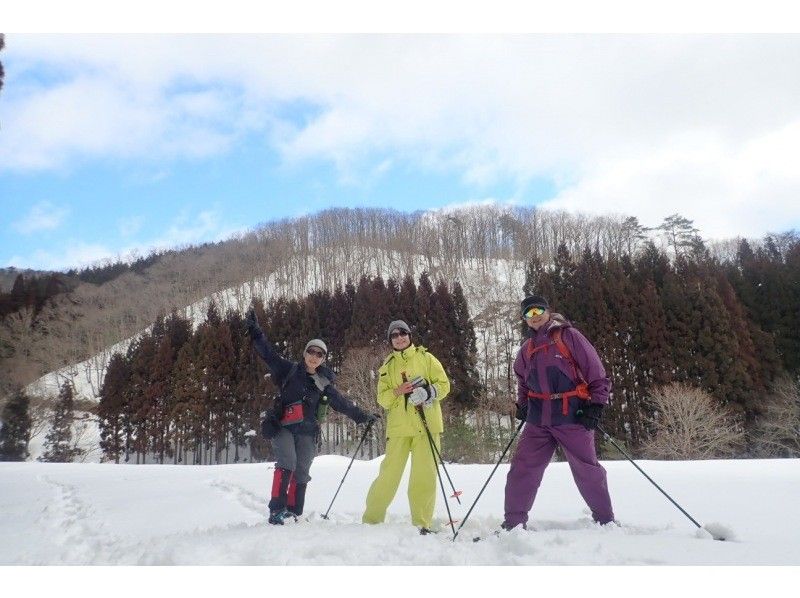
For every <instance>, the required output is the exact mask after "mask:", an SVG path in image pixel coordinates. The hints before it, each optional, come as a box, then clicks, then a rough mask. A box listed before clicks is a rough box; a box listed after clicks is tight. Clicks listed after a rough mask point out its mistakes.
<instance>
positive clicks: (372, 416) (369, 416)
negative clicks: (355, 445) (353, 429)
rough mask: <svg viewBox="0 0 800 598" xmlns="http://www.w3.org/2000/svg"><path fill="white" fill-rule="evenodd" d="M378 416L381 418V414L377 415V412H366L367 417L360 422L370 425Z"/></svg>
mask: <svg viewBox="0 0 800 598" xmlns="http://www.w3.org/2000/svg"><path fill="white" fill-rule="evenodd" d="M380 418H381V416H380V415H378V414H377V413H368V414H367V419H365V420H364V421H363V422H361V423H362V424H367V425H369V426H371V425H372V424H374V423H376V422H377V421H378V420H379V419H380Z"/></svg>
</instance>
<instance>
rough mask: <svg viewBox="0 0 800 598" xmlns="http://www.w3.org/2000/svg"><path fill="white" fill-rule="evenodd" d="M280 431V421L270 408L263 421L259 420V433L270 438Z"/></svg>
mask: <svg viewBox="0 0 800 598" xmlns="http://www.w3.org/2000/svg"><path fill="white" fill-rule="evenodd" d="M280 431H281V421H280V419H279V418H278V415H277V414H276V413H275V411H273V410H270V411H269V412H267V416H266V417H265V418H264V421H262V422H261V435H262V436H263V437H264V438H266V439H267V440H271V439H273V438H275V437H276V436H277V435H278V432H280Z"/></svg>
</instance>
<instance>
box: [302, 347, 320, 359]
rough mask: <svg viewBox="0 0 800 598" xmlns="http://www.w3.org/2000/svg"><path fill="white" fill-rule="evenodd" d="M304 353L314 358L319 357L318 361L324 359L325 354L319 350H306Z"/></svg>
mask: <svg viewBox="0 0 800 598" xmlns="http://www.w3.org/2000/svg"><path fill="white" fill-rule="evenodd" d="M306 353H308V354H309V355H313V356H314V357H319V358H320V359H325V353H323V352H322V351H320V350H319V349H312V348H308V349H306Z"/></svg>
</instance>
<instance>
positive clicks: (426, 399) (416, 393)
mask: <svg viewBox="0 0 800 598" xmlns="http://www.w3.org/2000/svg"><path fill="white" fill-rule="evenodd" d="M435 398H436V387H434V386H432V385H430V384H427V385H425V386H418V387H417V388H415V389H414V390H412V391H411V394H410V395H409V396H408V402H409V403H411V404H412V405H414V406H415V407H419V406H420V405H422V406H423V407H430V406H431V405H433V399H435Z"/></svg>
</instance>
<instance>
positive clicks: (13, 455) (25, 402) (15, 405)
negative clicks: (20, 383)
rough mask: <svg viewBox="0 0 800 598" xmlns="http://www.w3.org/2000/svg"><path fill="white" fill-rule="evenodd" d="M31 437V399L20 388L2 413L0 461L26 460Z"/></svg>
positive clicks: (0, 417) (0, 415)
mask: <svg viewBox="0 0 800 598" xmlns="http://www.w3.org/2000/svg"><path fill="white" fill-rule="evenodd" d="M30 439H31V416H30V399H29V398H28V395H27V394H25V391H24V390H22V388H19V389H17V390H16V392H14V394H13V395H12V396H11V398H10V399H9V400H8V402H7V403H6V404H5V406H4V407H3V412H2V414H0V461H25V459H27V458H28V454H29V453H28V443H29V442H30Z"/></svg>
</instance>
